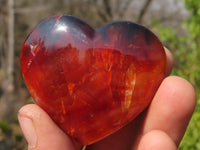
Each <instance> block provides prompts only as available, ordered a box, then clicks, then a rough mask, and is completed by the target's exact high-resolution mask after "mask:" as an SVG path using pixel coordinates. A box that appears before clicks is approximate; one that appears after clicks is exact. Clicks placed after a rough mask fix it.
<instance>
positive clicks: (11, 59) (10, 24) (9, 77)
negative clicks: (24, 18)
mask: <svg viewBox="0 0 200 150" xmlns="http://www.w3.org/2000/svg"><path fill="white" fill-rule="evenodd" d="M13 7H14V0H8V55H7V81H8V90H9V91H10V92H12V91H13V90H14V85H13V80H14V78H13V71H14V8H13Z"/></svg>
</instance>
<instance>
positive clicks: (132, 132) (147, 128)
mask: <svg viewBox="0 0 200 150" xmlns="http://www.w3.org/2000/svg"><path fill="white" fill-rule="evenodd" d="M165 50H166V55H167V69H166V78H165V79H164V80H163V82H162V84H161V85H160V87H159V89H158V91H157V93H156V95H155V96H154V99H153V101H152V103H151V104H150V106H149V107H148V108H147V109H146V110H145V111H144V112H143V113H141V114H140V115H139V116H138V117H137V118H136V119H135V120H133V121H132V122H130V123H129V124H127V125H126V126H125V127H123V128H122V129H120V130H118V131H117V132H115V133H113V134H112V135H110V136H108V137H106V138H105V139H103V140H101V141H99V142H97V143H94V144H92V145H89V146H87V148H86V150H104V149H109V150H160V149H162V150H177V147H178V145H179V143H180V141H181V139H182V137H183V135H184V133H185V130H186V128H187V125H188V123H189V121H190V118H191V116H192V114H193V112H194V109H195V105H196V96H195V91H194V88H193V87H192V85H191V84H190V83H189V82H188V81H186V80H185V79H183V78H181V77H178V76H169V75H170V73H171V70H172V68H173V57H172V54H171V53H170V52H169V50H167V49H166V48H165ZM18 118H19V122H20V125H21V128H22V131H23V133H24V136H25V138H26V139H27V142H28V145H29V146H28V150H44V149H48V150H58V149H63V150H65V149H66V150H80V149H82V145H80V144H78V143H76V142H74V141H73V140H72V139H71V138H70V137H69V136H67V135H66V134H65V133H64V132H62V130H60V129H59V128H58V127H57V126H56V124H55V123H54V122H53V121H52V120H51V118H50V117H49V116H48V115H47V113H46V112H44V111H43V110H42V109H41V108H40V107H38V106H37V105H35V104H28V105H25V106H23V107H22V108H21V109H20V110H19V114H18Z"/></svg>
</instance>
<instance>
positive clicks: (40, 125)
mask: <svg viewBox="0 0 200 150" xmlns="http://www.w3.org/2000/svg"><path fill="white" fill-rule="evenodd" d="M18 119H19V123H20V126H21V128H22V131H23V133H24V136H25V138H26V140H27V142H28V149H29V150H44V149H48V150H58V149H68V150H77V149H80V148H81V145H76V146H75V144H74V142H73V141H72V140H71V139H70V137H69V136H67V135H66V134H65V133H64V132H63V131H62V130H61V129H60V128H59V127H58V126H56V124H55V123H54V122H53V121H52V120H51V118H50V117H49V116H48V114H47V113H46V112H45V111H43V110H42V109H41V108H40V107H39V106H37V105H35V104H29V105H26V106H23V107H22V108H21V109H20V110H19V114H18Z"/></svg>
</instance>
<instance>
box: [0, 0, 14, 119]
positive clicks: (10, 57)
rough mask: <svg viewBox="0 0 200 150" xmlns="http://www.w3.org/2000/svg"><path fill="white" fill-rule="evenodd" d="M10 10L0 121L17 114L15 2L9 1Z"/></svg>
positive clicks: (0, 99)
mask: <svg viewBox="0 0 200 150" xmlns="http://www.w3.org/2000/svg"><path fill="white" fill-rule="evenodd" d="M7 2H8V3H7V6H8V7H7V8H8V9H7V10H8V50H7V55H6V63H5V64H6V66H5V70H4V71H5V72H4V74H5V75H4V77H5V78H4V80H3V81H2V90H3V95H2V96H1V97H0V120H6V121H12V119H13V114H14V113H16V109H17V108H16V106H15V105H16V101H15V100H16V96H15V90H14V74H13V73H14V8H13V7H14V0H8V1H7Z"/></svg>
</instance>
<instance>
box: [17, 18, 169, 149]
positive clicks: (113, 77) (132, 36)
mask: <svg viewBox="0 0 200 150" xmlns="http://www.w3.org/2000/svg"><path fill="white" fill-rule="evenodd" d="M20 61H21V69H22V74H23V77H24V80H25V82H26V85H27V87H28V89H29V91H30V93H31V95H32V96H33V98H34V100H35V102H36V103H37V104H38V105H39V106H40V107H41V108H42V109H44V110H45V111H46V112H47V113H48V114H49V116H50V117H51V118H52V119H53V120H54V121H55V122H56V123H57V125H58V126H59V127H60V128H61V129H62V130H63V131H65V132H66V133H67V134H68V135H70V136H71V137H72V138H74V139H75V140H77V141H78V142H80V143H81V144H83V145H88V144H91V143H94V142H96V141H98V140H100V139H102V138H104V137H106V136H107V135H109V134H111V133H113V132H115V131H116V130H118V129H120V128H121V127H122V126H124V125H125V124H127V123H128V122H130V121H131V120H133V119H134V118H135V117H136V116H137V115H138V114H139V113H141V112H142V111H143V110H144V109H145V108H146V107H147V106H148V105H149V104H150V102H151V100H152V98H153V96H154V94H155V92H156V90H157V89H158V87H159V85H160V83H161V81H162V80H163V78H164V76H165V70H166V56H165V52H164V49H163V46H162V44H161V43H160V42H159V40H158V39H157V37H156V36H155V35H154V34H153V33H152V32H151V31H149V30H148V29H146V28H145V27H143V26H141V25H138V24H135V23H132V22H127V21H117V22H111V23H108V24H106V25H104V26H103V27H102V28H100V29H97V30H95V29H93V28H92V27H90V26H89V25H88V24H87V23H85V22H84V21H82V20H80V19H78V18H76V17H74V16H68V15H60V16H53V17H49V18H47V19H45V20H43V21H42V22H40V23H39V24H38V25H37V26H36V27H35V28H34V29H33V30H32V31H31V33H30V34H29V35H28V37H27V38H26V40H25V42H24V44H23V47H22V52H21V59H20Z"/></svg>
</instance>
